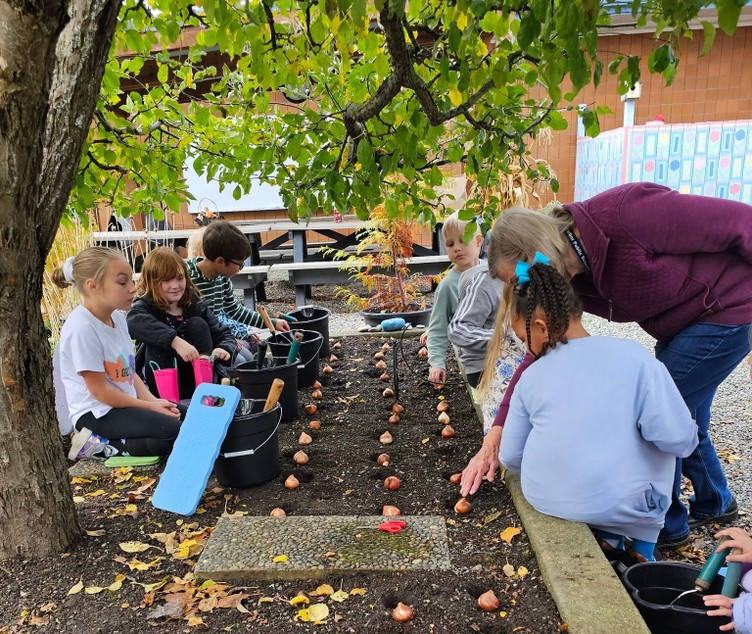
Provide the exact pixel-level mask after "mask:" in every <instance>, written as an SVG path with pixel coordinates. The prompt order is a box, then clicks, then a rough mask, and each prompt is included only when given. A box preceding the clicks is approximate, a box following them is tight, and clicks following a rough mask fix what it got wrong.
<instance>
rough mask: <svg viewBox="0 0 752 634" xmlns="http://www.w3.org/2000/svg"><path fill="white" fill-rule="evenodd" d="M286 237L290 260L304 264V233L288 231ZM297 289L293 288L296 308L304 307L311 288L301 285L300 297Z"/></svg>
mask: <svg viewBox="0 0 752 634" xmlns="http://www.w3.org/2000/svg"><path fill="white" fill-rule="evenodd" d="M287 235H288V236H289V237H290V239H291V240H292V260H293V262H305V261H306V258H307V256H308V243H307V241H306V232H305V230H303V231H292V230H291V231H288V232H287ZM298 291H299V287H298V286H296V287H295V302H296V304H297V305H298V306H305V305H306V303H307V302H306V297H310V296H311V287H310V285H309V284H303V285H302V295H299V294H298ZM299 300H300V301H299Z"/></svg>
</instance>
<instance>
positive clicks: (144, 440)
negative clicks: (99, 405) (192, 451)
mask: <svg viewBox="0 0 752 634" xmlns="http://www.w3.org/2000/svg"><path fill="white" fill-rule="evenodd" d="M177 408H178V409H179V410H180V419H177V418H173V417H172V416H168V415H167V414H161V413H159V412H153V411H151V410H148V409H144V408H142V407H113V408H112V409H111V410H110V411H109V412H107V413H106V414H105V415H104V416H102V417H101V418H97V417H96V416H94V414H92V413H91V412H86V414H84V415H83V416H81V418H79V419H78V421H77V422H76V429H78V430H79V431H80V430H81V428H82V427H86V428H88V429H90V430H91V431H93V432H94V433H95V434H98V435H99V436H102V437H103V438H106V439H107V440H108V441H109V443H110V444H111V445H112V446H113V447H115V448H116V449H118V450H120V451H124V452H126V453H128V454H130V455H131V456H166V455H168V454H169V453H170V451H171V450H172V444H173V443H174V442H175V439H176V438H177V437H178V432H179V431H180V423H181V422H182V420H183V419H184V418H185V412H186V408H185V407H184V406H183V405H178V406H177Z"/></svg>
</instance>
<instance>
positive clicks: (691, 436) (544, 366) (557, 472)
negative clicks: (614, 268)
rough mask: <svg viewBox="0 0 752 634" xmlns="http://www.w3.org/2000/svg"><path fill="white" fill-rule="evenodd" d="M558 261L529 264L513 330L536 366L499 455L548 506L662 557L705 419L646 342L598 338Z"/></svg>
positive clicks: (600, 534)
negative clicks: (684, 467)
mask: <svg viewBox="0 0 752 634" xmlns="http://www.w3.org/2000/svg"><path fill="white" fill-rule="evenodd" d="M547 262H548V260H547V258H545V257H544V256H541V255H540V254H536V257H535V260H534V263H533V265H532V266H530V265H528V264H526V263H524V262H519V263H518V264H517V271H516V274H517V286H516V287H515V293H514V297H513V303H512V305H511V306H510V312H511V319H512V327H513V328H514V331H515V333H516V334H517V336H518V337H519V338H520V339H522V340H524V341H526V343H527V348H528V351H529V353H530V354H532V355H533V356H534V357H535V361H534V362H533V363H532V364H531V365H530V366H529V367H528V368H527V369H526V370H525V372H524V373H523V374H522V375H521V376H520V378H519V381H518V382H517V384H516V386H515V389H514V394H513V395H512V399H511V405H510V409H509V413H508V415H507V418H506V424H505V426H504V433H503V435H502V438H501V446H500V449H499V460H500V461H501V462H502V464H503V465H504V466H505V467H506V468H507V469H509V470H510V471H521V472H522V491H523V493H524V495H525V498H526V499H527V500H528V502H530V504H532V506H533V507H535V508H536V509H537V510H538V511H539V512H541V513H545V514H547V515H553V516H555V517H560V518H563V519H566V520H571V521H576V522H586V523H588V524H589V525H590V526H591V527H592V528H593V529H595V531H596V536H597V538H598V539H599V541H600V542H601V545H602V547H603V548H604V550H609V549H624V546H625V538H627V537H628V538H631V539H632V540H633V541H632V546H631V549H630V550H629V551H628V552H629V554H630V555H631V556H632V557H634V558H635V559H636V560H638V561H652V560H653V558H654V551H655V542H656V540H657V539H658V533H659V532H660V530H661V528H662V527H663V522H664V519H665V515H666V511H667V510H668V507H669V505H670V504H671V490H672V487H673V482H674V471H675V468H676V458H685V457H686V456H688V455H689V454H690V453H691V452H692V450H693V449H694V448H695V447H696V446H697V426H696V425H695V424H694V421H693V420H692V417H691V416H690V413H689V411H688V410H687V406H686V405H685V404H684V401H683V399H682V397H681V395H680V394H679V391H678V389H677V388H676V385H675V384H674V381H673V380H672V378H671V376H670V375H669V373H668V371H667V370H666V368H665V366H664V365H663V364H662V363H660V362H659V361H657V360H656V359H655V358H654V357H653V356H652V355H651V354H650V353H649V352H648V351H647V350H646V349H645V348H643V347H642V346H641V345H640V344H638V343H636V342H634V341H629V340H626V339H614V338H611V337H591V336H589V334H588V333H587V331H586V330H585V329H584V327H583V325H582V322H581V316H582V305H581V303H580V300H579V298H578V297H577V296H576V295H575V293H574V291H573V289H572V287H571V286H570V284H569V283H568V282H567V281H566V280H565V279H564V278H563V277H562V276H561V274H560V273H559V272H558V271H556V269H554V268H553V267H551V266H548V265H547ZM604 542H605V543H604Z"/></svg>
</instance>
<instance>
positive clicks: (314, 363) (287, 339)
mask: <svg viewBox="0 0 752 634" xmlns="http://www.w3.org/2000/svg"><path fill="white" fill-rule="evenodd" d="M293 326H294V324H293ZM293 332H300V333H301V334H302V335H303V341H301V343H300V351H299V352H298V355H299V356H300V361H301V364H300V365H299V366H298V389H300V388H301V387H308V386H309V385H313V383H314V381H318V379H319V353H320V352H321V348H322V346H323V345H324V338H323V337H322V336H321V333H320V332H316V331H315V330H298V329H297V328H294V330H293V331H291V332H276V333H274V334H273V335H272V336H271V337H269V339H267V342H268V343H269V348H271V351H272V354H273V355H274V356H275V357H288V356H289V354H290V346H291V345H292V333H293Z"/></svg>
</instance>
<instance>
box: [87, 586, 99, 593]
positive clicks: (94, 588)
mask: <svg viewBox="0 0 752 634" xmlns="http://www.w3.org/2000/svg"><path fill="white" fill-rule="evenodd" d="M103 590H104V588H100V587H99V586H89V587H88V588H85V589H84V592H85V593H86V594H99V593H100V592H102V591H103Z"/></svg>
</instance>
